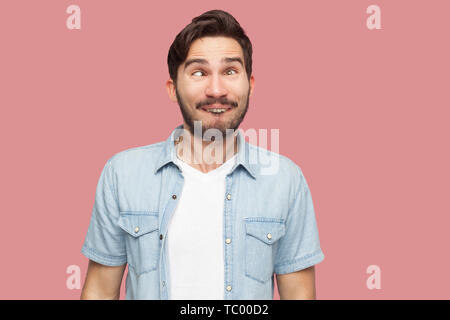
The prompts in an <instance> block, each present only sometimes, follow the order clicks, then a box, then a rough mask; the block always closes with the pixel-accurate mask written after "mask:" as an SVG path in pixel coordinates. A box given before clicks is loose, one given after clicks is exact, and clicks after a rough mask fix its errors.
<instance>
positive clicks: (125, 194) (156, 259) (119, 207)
mask: <svg viewBox="0 0 450 320" xmlns="http://www.w3.org/2000/svg"><path fill="white" fill-rule="evenodd" d="M182 128H183V125H179V126H178V127H176V128H175V129H174V130H173V131H172V133H171V135H170V136H169V137H168V139H167V140H166V141H163V142H159V143H155V144H150V145H147V146H141V147H136V148H130V149H126V150H124V151H121V152H118V153H116V154H114V155H113V156H112V157H111V158H110V159H108V161H107V162H106V164H105V166H104V168H103V170H102V173H101V175H100V178H99V181H98V184H97V189H96V194H95V203H94V206H93V210H92V215H91V219H90V224H89V228H88V231H87V235H86V238H85V241H84V244H83V247H82V249H81V252H82V253H83V254H84V255H85V256H86V257H88V258H89V259H91V260H93V261H96V262H98V263H101V264H104V265H108V266H119V265H123V264H125V263H128V273H127V278H126V297H125V298H126V299H157V300H159V299H162V300H168V299H169V298H170V292H169V288H170V286H169V283H168V281H170V277H169V274H168V272H169V268H168V263H169V261H168V252H167V250H168V248H167V243H166V241H165V239H166V235H167V227H168V223H169V221H170V218H171V216H172V214H173V213H174V209H175V207H176V205H177V202H178V199H179V198H180V192H181V190H182V187H183V183H184V178H183V175H182V173H181V170H180V168H178V166H177V165H176V164H175V162H174V159H175V157H176V154H175V146H174V141H175V139H176V138H178V136H179V135H180V134H181V131H182V130H183V129H182ZM237 147H238V154H237V158H236V163H235V165H234V166H233V168H232V169H231V171H230V173H229V174H228V175H227V176H226V180H225V181H226V191H225V194H224V195H223V196H224V197H223V199H224V210H223V249H224V263H225V265H224V272H225V274H224V284H223V290H224V298H225V300H241V299H251V300H254V299H261V300H264V299H273V291H274V290H273V289H274V272H275V273H277V274H284V273H290V272H294V271H298V270H302V269H305V268H307V267H310V266H312V265H315V264H317V263H319V262H321V261H322V260H323V259H324V257H325V256H324V254H323V252H322V250H321V247H320V242H319V234H318V229H317V224H316V219H315V213H314V207H313V202H312V198H311V194H310V191H309V188H308V184H307V182H306V180H305V177H304V176H303V173H302V171H301V169H300V167H299V166H297V165H296V164H295V163H294V162H293V161H292V160H290V159H289V158H287V157H285V156H282V155H280V154H278V153H275V152H272V151H268V150H266V149H263V148H261V147H258V146H255V145H253V144H250V143H248V142H247V141H246V140H245V138H244V135H243V134H242V132H241V131H240V130H239V132H238V135H237ZM262 155H264V157H265V160H264V164H267V163H272V164H274V163H276V164H277V166H276V170H266V171H264V166H263V161H262V160H261V161H259V159H263V157H262ZM259 156H261V157H259ZM255 159H257V161H255ZM266 169H267V168H266ZM270 171H273V172H270ZM267 172H269V173H267ZM196 236H198V237H199V238H200V237H201V235H196V234H193V235H192V237H196ZM227 239H229V240H228V241H226V240H227ZM230 240H231V241H230ZM193 299H195V297H193Z"/></svg>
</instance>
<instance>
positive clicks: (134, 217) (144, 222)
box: [118, 212, 160, 275]
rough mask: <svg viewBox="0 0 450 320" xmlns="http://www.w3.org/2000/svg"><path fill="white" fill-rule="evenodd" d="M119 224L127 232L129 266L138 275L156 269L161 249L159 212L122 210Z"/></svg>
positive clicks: (126, 243) (125, 237)
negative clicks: (123, 211)
mask: <svg viewBox="0 0 450 320" xmlns="http://www.w3.org/2000/svg"><path fill="white" fill-rule="evenodd" d="M118 225H119V226H120V228H122V229H123V230H124V231H125V232H126V233H125V236H124V239H125V245H126V249H127V262H128V267H129V268H133V269H134V271H135V273H136V274H137V275H140V274H142V273H144V272H149V271H153V270H156V268H157V266H158V262H159V251H160V250H159V232H158V229H159V223H158V214H157V213H155V212H149V213H134V212H125V213H122V212H121V213H120V216H119V222H118Z"/></svg>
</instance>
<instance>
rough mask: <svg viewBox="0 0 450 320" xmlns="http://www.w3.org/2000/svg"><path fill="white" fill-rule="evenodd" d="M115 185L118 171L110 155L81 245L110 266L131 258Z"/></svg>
mask: <svg viewBox="0 0 450 320" xmlns="http://www.w3.org/2000/svg"><path fill="white" fill-rule="evenodd" d="M113 186H114V173H113V167H112V164H111V159H109V160H108V161H107V163H106V164H105V166H104V167H103V170H102V173H101V175H100V178H99V180H98V183H97V188H96V192H95V202H94V207H93V209H92V215H91V220H90V224H89V228H88V231H87V235H86V238H85V240H84V244H83V247H82V249H81V253H82V254H83V255H84V256H86V257H87V258H89V259H90V260H93V261H95V262H98V263H100V264H103V265H107V266H119V265H123V264H125V263H126V262H127V257H126V248H125V243H124V239H123V231H122V229H121V228H120V227H119V226H118V225H117V221H118V219H119V206H118V201H117V198H116V193H115V192H114V191H115V189H114V188H113Z"/></svg>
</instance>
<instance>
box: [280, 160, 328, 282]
mask: <svg viewBox="0 0 450 320" xmlns="http://www.w3.org/2000/svg"><path fill="white" fill-rule="evenodd" d="M296 173H297V174H296V175H295V177H297V178H298V179H296V180H297V181H299V182H298V183H297V185H296V187H295V191H294V193H293V195H294V199H292V200H291V201H290V202H291V205H290V207H289V211H288V215H287V218H286V222H285V226H286V233H285V235H284V236H283V237H282V238H281V239H280V243H279V247H278V251H277V254H276V258H275V265H274V271H275V273H276V274H283V273H291V272H295V271H299V270H303V269H306V268H308V267H311V266H313V265H315V264H317V263H319V262H321V261H322V260H323V259H324V258H325V255H324V254H323V252H322V249H321V248H320V241H319V232H318V230H317V224H316V218H315V213H314V206H313V202H312V198H311V193H310V190H309V187H308V184H307V182H306V179H305V177H304V176H303V173H302V171H301V169H300V168H299V167H298V166H296Z"/></svg>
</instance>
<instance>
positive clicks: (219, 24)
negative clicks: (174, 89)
mask: <svg viewBox="0 0 450 320" xmlns="http://www.w3.org/2000/svg"><path fill="white" fill-rule="evenodd" d="M206 36H224V37H230V38H233V39H235V40H236V41H237V42H238V43H239V44H240V45H241V48H242V52H243V54H244V64H245V71H246V72H247V77H248V79H250V76H251V74H252V53H253V49H252V43H251V42H250V39H249V38H248V37H247V35H246V34H245V31H244V30H243V29H242V27H241V26H240V24H239V22H237V20H236V19H235V18H234V17H233V16H232V15H231V14H229V13H228V12H225V11H223V10H210V11H207V12H205V13H203V14H201V15H200V16H198V17H195V18H194V19H192V22H191V23H190V24H188V25H187V26H186V27H184V29H183V30H181V32H180V33H179V34H178V35H177V36H176V38H175V40H174V41H173V43H172V45H171V46H170V49H169V54H168V56H167V64H168V66H169V74H170V77H171V78H172V80H173V81H174V82H175V83H176V81H177V72H178V67H179V66H180V65H181V64H182V63H183V62H184V61H185V60H186V57H187V54H188V52H189V48H190V46H191V44H192V42H194V41H195V40H196V39H199V38H202V37H206Z"/></svg>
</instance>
